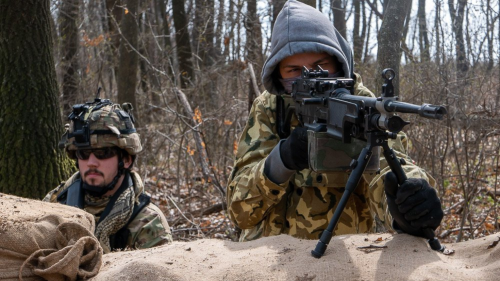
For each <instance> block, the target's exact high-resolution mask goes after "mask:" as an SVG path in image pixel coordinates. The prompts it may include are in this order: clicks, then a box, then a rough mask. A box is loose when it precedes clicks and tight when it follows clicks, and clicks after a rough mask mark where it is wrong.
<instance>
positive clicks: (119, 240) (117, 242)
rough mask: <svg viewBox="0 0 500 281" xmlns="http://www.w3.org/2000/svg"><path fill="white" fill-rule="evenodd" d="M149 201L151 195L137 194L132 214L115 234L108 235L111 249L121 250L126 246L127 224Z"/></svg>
mask: <svg viewBox="0 0 500 281" xmlns="http://www.w3.org/2000/svg"><path fill="white" fill-rule="evenodd" d="M150 202H151V197H149V196H148V195H146V194H145V193H141V195H139V204H135V206H134V211H133V212H132V216H131V217H130V219H129V220H128V222H127V224H126V225H125V226H124V227H122V228H121V229H120V230H118V231H117V232H116V233H115V234H113V235H111V236H109V244H110V246H111V250H117V249H120V250H123V249H125V248H126V247H127V242H128V237H129V236H130V229H128V225H129V224H130V223H131V222H132V221H133V220H134V219H135V217H136V216H137V215H138V214H139V213H140V212H141V211H142V209H144V208H145V207H146V206H147V205H149V203H150Z"/></svg>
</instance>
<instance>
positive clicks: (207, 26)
mask: <svg viewBox="0 0 500 281" xmlns="http://www.w3.org/2000/svg"><path fill="white" fill-rule="evenodd" d="M214 4H215V3H214V1H213V0H196V8H195V10H194V14H195V17H194V22H193V43H194V44H193V45H194V46H195V47H196V48H197V52H196V53H197V54H198V57H199V59H200V62H201V63H199V64H197V65H199V68H200V69H204V68H205V66H211V65H213V64H215V62H216V61H217V58H216V56H215V55H216V53H215V52H214V43H213V40H214V30H215V18H214V14H215V9H214Z"/></svg>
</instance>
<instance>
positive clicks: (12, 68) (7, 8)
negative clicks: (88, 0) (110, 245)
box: [0, 0, 71, 199]
mask: <svg viewBox="0 0 500 281" xmlns="http://www.w3.org/2000/svg"><path fill="white" fill-rule="evenodd" d="M0 11H2V16H0V38H1V39H0V81H2V82H1V83H2V86H1V87H0V132H1V133H0V192H4V193H9V194H15V195H18V196H23V197H30V198H40V199H41V198H43V196H45V194H46V193H47V192H48V191H49V190H51V189H52V188H54V187H56V186H57V185H59V184H60V183H61V181H62V180H64V179H66V178H67V177H68V176H69V174H70V172H71V163H70V161H69V159H68V158H67V157H66V156H65V153H64V151H63V150H61V149H58V147H57V145H58V142H59V140H60V138H61V135H62V122H61V120H62V119H61V111H60V108H59V100H58V96H59V92H58V88H57V80H56V70H55V66H54V56H53V44H54V41H53V40H52V39H53V37H52V29H51V19H52V17H51V14H50V1H49V0H44V1H42V0H25V1H18V0H2V1H0Z"/></svg>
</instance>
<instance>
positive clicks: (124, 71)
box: [118, 0, 139, 109]
mask: <svg viewBox="0 0 500 281" xmlns="http://www.w3.org/2000/svg"><path fill="white" fill-rule="evenodd" d="M138 6H139V1H138V0H126V9H127V10H126V11H128V12H125V15H124V16H123V19H122V21H121V23H120V30H121V36H122V42H121V44H120V62H119V69H118V102H119V103H124V102H130V103H131V104H132V106H133V107H134V108H135V109H137V103H136V99H135V91H136V88H137V71H138V66H139V55H138V54H137V52H138V33H139V28H138V26H137V22H136V19H137V17H138V14H137V10H138Z"/></svg>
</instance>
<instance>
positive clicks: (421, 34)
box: [417, 0, 430, 62]
mask: <svg viewBox="0 0 500 281" xmlns="http://www.w3.org/2000/svg"><path fill="white" fill-rule="evenodd" d="M417 17H418V43H419V47H420V60H421V61H424V62H428V61H429V60H430V54H429V37H428V36H427V20H426V16H425V0H418V11H417Z"/></svg>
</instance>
